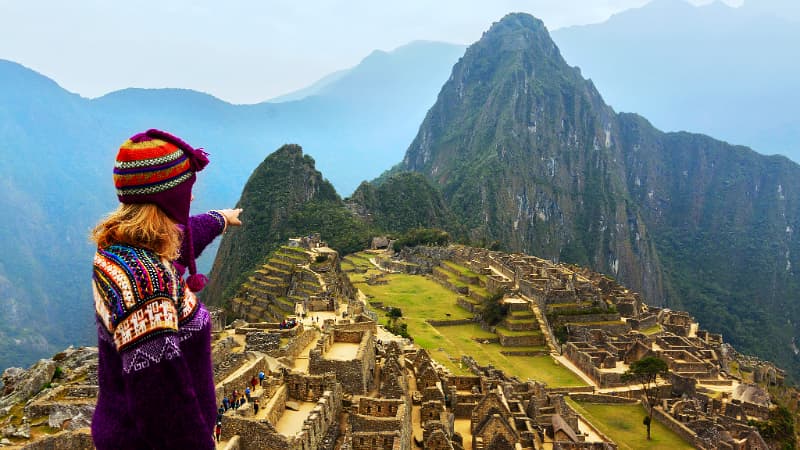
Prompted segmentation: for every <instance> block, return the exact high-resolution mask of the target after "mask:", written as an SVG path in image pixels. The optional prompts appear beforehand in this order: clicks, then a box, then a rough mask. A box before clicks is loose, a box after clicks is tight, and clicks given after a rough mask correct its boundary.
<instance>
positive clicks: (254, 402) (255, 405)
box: [253, 398, 258, 415]
mask: <svg viewBox="0 0 800 450" xmlns="http://www.w3.org/2000/svg"><path fill="white" fill-rule="evenodd" d="M257 414H258V399H257V398H256V399H253V415H257Z"/></svg>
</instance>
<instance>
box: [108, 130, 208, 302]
mask: <svg viewBox="0 0 800 450" xmlns="http://www.w3.org/2000/svg"><path fill="white" fill-rule="evenodd" d="M207 164H208V154H207V153H206V152H204V151H203V150H202V149H195V148H192V146H190V145H189V144H187V143H186V142H184V141H182V140H181V139H180V138H178V137H176V136H173V135H171V134H169V133H167V132H164V131H160V130H147V131H146V132H144V133H139V134H137V135H134V136H132V137H131V138H130V139H128V140H127V141H125V143H124V144H122V146H121V147H120V149H119V152H118V153H117V160H116V162H115V163H114V185H115V186H116V188H117V198H119V201H120V202H122V203H129V204H130V203H134V204H135V203H154V204H156V205H158V207H159V208H161V210H163V211H164V212H165V213H166V214H167V215H168V216H169V217H170V218H172V220H174V221H176V222H177V223H179V224H181V225H183V226H184V233H185V235H184V245H183V248H184V250H188V254H187V255H183V256H184V258H185V260H186V263H187V264H188V267H189V278H188V279H187V280H186V284H187V286H189V289H191V290H192V292H199V291H200V290H202V289H203V287H204V286H205V284H206V282H207V281H208V278H207V277H206V276H205V275H203V274H198V273H197V267H196V265H195V262H194V246H193V245H192V236H191V230H190V229H189V227H188V224H189V206H190V203H191V200H192V185H194V182H195V180H196V178H197V177H196V175H195V173H197V172H199V171H201V170H203V168H204V167H205V166H206V165H207Z"/></svg>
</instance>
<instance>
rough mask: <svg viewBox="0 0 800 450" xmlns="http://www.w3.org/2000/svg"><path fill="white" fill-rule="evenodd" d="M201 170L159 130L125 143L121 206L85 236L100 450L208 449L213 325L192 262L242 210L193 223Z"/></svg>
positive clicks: (199, 157) (202, 162)
mask: <svg viewBox="0 0 800 450" xmlns="http://www.w3.org/2000/svg"><path fill="white" fill-rule="evenodd" d="M206 164H208V158H207V154H206V153H205V152H203V151H202V150H196V149H194V148H192V147H191V146H189V145H188V144H187V143H185V142H184V141H182V140H181V139H179V138H177V137H175V136H173V135H171V134H169V133H165V132H163V131H159V130H149V131H147V132H144V133H140V134H137V135H135V136H133V137H131V138H130V139H128V140H127V141H126V142H125V143H123V144H122V146H121V147H120V149H119V151H118V152H117V157H116V162H115V164H114V173H113V180H114V185H115V187H116V193H117V198H118V199H119V201H120V202H121V204H120V205H119V207H118V208H117V210H116V211H114V212H112V213H111V214H110V215H109V216H108V217H106V218H104V219H103V220H102V221H101V222H100V223H99V224H98V225H97V226H96V227H95V228H94V230H93V231H92V236H91V237H92V239H93V240H94V242H95V243H96V244H97V252H96V253H95V256H94V271H93V283H94V297H95V298H94V305H95V316H96V318H97V325H98V326H97V333H98V347H99V354H98V359H99V370H98V385H99V395H98V397H97V406H96V408H95V411H94V416H93V418H92V426H91V429H92V430H91V431H92V439H93V441H94V445H95V447H96V448H97V449H100V450H104V449H121V448H149V449H172V448H193V449H213V448H214V441H213V438H212V439H209V437H211V436H212V433H213V431H214V411H215V410H216V408H214V406H216V400H215V394H214V373H213V370H212V367H211V321H210V317H209V313H208V311H207V310H206V308H205V306H204V305H203V304H202V303H200V302H199V301H198V299H197V297H196V296H195V293H197V292H199V291H200V290H202V289H203V287H204V286H205V284H206V282H207V280H208V279H207V278H206V277H205V276H204V275H202V274H199V273H197V267H196V265H195V257H196V256H199V255H200V253H201V252H202V250H203V249H204V248H205V247H206V246H207V245H208V244H210V243H211V241H212V240H213V239H214V238H216V237H217V236H218V235H220V234H221V233H222V232H223V231H224V230H225V228H226V227H227V226H230V225H240V224H241V222H240V221H239V213H240V211H241V210H238V209H235V210H234V209H227V210H220V211H210V212H208V213H205V214H201V215H199V216H193V217H189V205H190V202H191V199H192V185H193V184H194V182H195V179H196V173H197V172H199V171H201V170H202V169H203V168H204V167H205V166H206ZM187 269H188V272H189V277H188V278H187V279H186V280H184V279H183V275H184V273H185V272H186V271H187ZM155 405H162V406H164V407H155Z"/></svg>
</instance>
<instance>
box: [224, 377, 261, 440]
mask: <svg viewBox="0 0 800 450" xmlns="http://www.w3.org/2000/svg"><path fill="white" fill-rule="evenodd" d="M266 377H267V374H266V373H264V371H263V370H262V371H259V372H258V376H256V375H253V377H252V378H251V379H250V386H245V388H244V390H243V391H241V392H240V391H238V390H236V389H234V390H233V392H232V393H231V395H230V397H228V395H227V394H225V395H223V397H222V403H221V404H220V406H219V409H218V410H217V426H216V428H215V429H214V436H215V438H216V440H217V442H219V439H220V435H221V434H222V416H223V414H225V413H226V412H227V411H228V410H229V409H239V408H241V407H242V406H244V405H245V403H251V404H252V405H253V414H254V415H257V414H258V408H259V404H258V398H253V394H254V393H255V390H256V387H257V386H261V385H262V383H264V380H265V379H266Z"/></svg>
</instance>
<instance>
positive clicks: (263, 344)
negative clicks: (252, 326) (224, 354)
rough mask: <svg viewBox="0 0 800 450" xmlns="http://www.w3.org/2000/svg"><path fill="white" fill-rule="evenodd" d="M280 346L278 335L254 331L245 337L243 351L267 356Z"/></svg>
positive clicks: (279, 335) (279, 336)
mask: <svg viewBox="0 0 800 450" xmlns="http://www.w3.org/2000/svg"><path fill="white" fill-rule="evenodd" d="M280 346H281V334H280V333H265V332H263V331H255V332H252V333H247V335H246V336H245V347H244V348H245V351H256V352H262V353H268V354H269V353H271V352H274V351H276V350H278V349H279V348H280Z"/></svg>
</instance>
